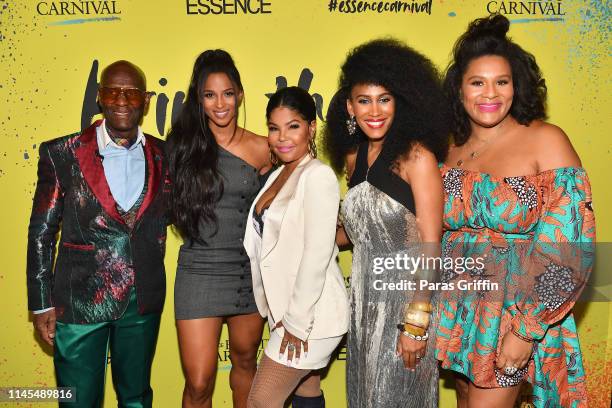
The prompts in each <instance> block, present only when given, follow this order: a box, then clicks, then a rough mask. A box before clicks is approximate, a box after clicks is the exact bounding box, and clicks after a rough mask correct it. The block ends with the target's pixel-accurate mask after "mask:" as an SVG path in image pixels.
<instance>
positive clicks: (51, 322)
mask: <svg viewBox="0 0 612 408" xmlns="http://www.w3.org/2000/svg"><path fill="white" fill-rule="evenodd" d="M149 98H150V94H149V93H147V92H146V83H145V77H144V75H143V74H142V71H141V70H140V69H138V68H137V67H136V66H135V65H133V64H131V63H129V62H127V61H118V62H115V63H113V64H111V65H109V66H108V67H107V68H106V69H104V71H103V72H102V75H101V79H100V88H99V90H98V103H99V104H100V106H101V108H102V112H103V116H104V120H101V121H98V122H96V123H94V124H93V125H92V126H90V127H89V128H87V129H85V130H83V131H81V132H79V133H75V134H72V135H69V136H65V137H61V138H58V139H54V140H51V141H48V142H44V143H42V144H41V145H40V159H39V162H38V183H37V186H36V193H35V195H34V202H33V208H32V216H31V218H30V227H29V234H28V262H27V283H28V308H29V309H30V310H31V311H33V313H34V315H33V316H34V327H35V329H36V331H37V333H38V335H39V336H40V337H41V338H42V340H44V341H45V342H47V343H48V344H50V345H52V346H54V364H55V372H56V377H57V382H58V386H62V387H75V388H76V400H77V402H76V404H70V405H69V406H78V407H88V408H89V407H98V406H101V404H102V399H103V395H104V382H105V369H106V362H107V355H108V351H109V349H110V355H111V364H112V375H113V383H114V385H115V390H116V392H117V398H118V401H119V406H120V407H128V406H129V407H151V404H152V398H153V392H152V390H151V387H150V372H151V363H152V359H153V353H154V350H155V344H156V341H157V333H158V330H159V322H160V315H161V311H162V308H163V303H164V297H165V272H164V264H163V259H164V252H165V245H166V223H167V221H166V217H165V209H164V208H165V198H164V196H165V193H166V192H167V188H168V185H167V184H168V182H167V176H166V174H167V165H166V161H165V157H164V153H163V141H161V140H159V139H156V138H154V137H153V136H150V135H145V134H144V133H143V132H142V130H141V129H140V127H139V123H140V121H141V119H142V117H143V115H144V113H145V111H146V109H147V106H148V103H149ZM60 229H61V239H60V242H59V246H58V248H57V258H56V257H55V255H56V241H57V235H58V232H59V231H60ZM62 405H63V404H62Z"/></svg>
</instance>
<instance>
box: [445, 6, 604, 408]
mask: <svg viewBox="0 0 612 408" xmlns="http://www.w3.org/2000/svg"><path fill="white" fill-rule="evenodd" d="M508 28H509V22H508V20H507V19H506V18H505V17H503V16H500V15H495V16H491V17H488V18H483V19H478V20H476V21H474V22H472V23H471V24H470V26H469V28H468V30H467V32H466V33H465V34H463V36H462V37H461V38H460V39H459V40H458V42H457V43H456V45H455V48H454V61H453V62H452V63H451V65H450V67H449V69H448V71H447V75H446V79H445V88H446V91H447V95H448V96H449V98H450V100H451V104H452V107H453V112H454V121H455V124H454V131H453V136H454V145H453V146H452V147H451V149H450V151H449V155H448V158H447V160H446V162H445V163H444V164H443V165H442V167H441V171H442V176H443V183H444V189H445V217H444V228H445V233H444V237H443V242H442V246H443V255H444V256H446V257H449V258H450V259H454V260H457V259H459V258H463V261H462V262H465V264H464V265H465V267H462V268H456V267H454V268H452V267H451V268H448V267H445V268H444V270H443V273H442V282H443V283H444V284H445V285H447V286H446V289H447V290H446V291H445V292H443V298H444V300H443V302H442V303H441V306H440V316H439V319H440V322H439V327H438V333H437V336H438V337H437V344H436V357H437V358H438V360H440V361H441V365H442V368H444V369H449V370H452V371H454V372H455V373H456V379H457V382H456V385H457V401H458V406H459V407H468V406H469V407H470V408H475V407H512V406H513V404H514V403H515V401H516V398H517V396H518V394H519V391H520V386H521V384H522V383H523V382H524V381H525V380H526V381H528V382H529V383H531V387H532V389H533V393H532V394H533V395H532V399H533V404H534V405H535V406H536V407H558V406H562V407H586V406H587V401H586V387H585V373H584V368H583V365H582V354H581V351H580V345H579V342H578V336H577V330H576V323H575V321H574V317H573V315H572V313H571V310H572V307H573V304H574V302H575V301H576V299H577V297H578V296H579V294H580V292H581V290H582V288H583V287H584V284H585V282H586V280H587V278H588V275H589V273H590V271H591V268H592V263H593V257H594V251H593V244H594V242H595V221H594V215H593V210H592V207H591V190H590V186H589V181H588V177H587V174H586V172H585V170H584V169H583V168H582V167H581V162H580V159H579V158H578V155H577V154H576V152H575V151H574V149H573V147H572V145H571V143H570V141H569V139H568V137H567V136H566V135H565V133H564V132H563V131H562V130H561V129H560V128H558V127H556V126H554V125H551V124H548V123H545V122H543V121H542V119H544V117H545V109H544V105H545V95H546V87H545V86H544V80H543V79H542V77H541V73H540V70H539V68H538V66H537V64H536V62H535V58H534V57H533V56H532V55H531V54H529V53H527V52H526V51H524V50H523V49H522V48H520V47H519V46H518V45H517V44H515V43H514V42H512V41H511V40H509V39H508V38H507V37H506V32H507V31H508ZM469 258H472V260H474V259H476V260H477V262H475V263H474V262H473V263H472V264H470V267H468V266H467V261H466V259H469ZM455 265H459V264H458V263H456V264H455ZM469 283H471V284H472V286H469V285H468V284H469Z"/></svg>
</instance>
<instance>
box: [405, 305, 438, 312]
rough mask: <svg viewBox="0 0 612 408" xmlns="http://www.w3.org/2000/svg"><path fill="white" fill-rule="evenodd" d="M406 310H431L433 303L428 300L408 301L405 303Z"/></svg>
mask: <svg viewBox="0 0 612 408" xmlns="http://www.w3.org/2000/svg"><path fill="white" fill-rule="evenodd" d="M406 310H418V311H421V312H427V313H431V312H433V305H432V304H431V303H428V302H410V303H408V304H407V305H406Z"/></svg>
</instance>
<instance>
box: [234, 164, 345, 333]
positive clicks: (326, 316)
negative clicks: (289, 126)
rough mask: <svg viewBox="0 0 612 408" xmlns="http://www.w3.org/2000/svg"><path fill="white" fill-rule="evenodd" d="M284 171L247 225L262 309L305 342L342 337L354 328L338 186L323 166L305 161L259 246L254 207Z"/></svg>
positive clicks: (274, 207) (272, 210) (273, 208)
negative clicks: (341, 260) (340, 241)
mask: <svg viewBox="0 0 612 408" xmlns="http://www.w3.org/2000/svg"><path fill="white" fill-rule="evenodd" d="M281 170H282V167H281V168H279V169H277V170H275V171H274V172H273V173H272V174H271V175H270V177H269V178H268V181H267V182H266V184H265V185H264V187H263V188H262V189H261V191H260V192H259V194H258V195H257V197H256V198H255V201H253V205H252V206H251V210H250V211H249V216H248V220H247V225H246V233H245V237H244V247H245V250H246V252H247V253H248V255H249V257H250V259H251V272H252V276H253V293H254V295H255V301H256V303H257V308H258V309H259V313H260V314H261V315H262V316H263V317H268V323H272V324H273V323H274V322H279V321H281V320H282V322H283V326H284V327H285V328H286V329H287V330H289V332H290V333H291V334H293V335H294V336H296V337H298V338H300V339H301V340H303V341H305V340H307V339H309V338H310V339H322V338H327V337H335V336H340V335H342V334H344V333H346V331H347V329H348V298H347V293H346V288H345V286H344V280H343V278H342V273H341V271H340V268H339V267H338V264H337V262H336V256H337V255H338V247H337V246H336V242H335V236H336V220H337V216H338V206H339V202H340V192H339V188H338V181H337V179H336V176H335V174H334V172H333V171H332V169H331V168H330V167H329V166H327V165H325V164H323V163H322V162H321V161H319V160H317V159H312V158H311V157H310V156H306V157H305V158H304V159H302V161H301V162H300V164H299V165H298V167H297V168H296V169H295V170H294V171H293V173H292V174H291V176H289V178H288V179H287V181H286V182H285V185H284V186H283V187H282V188H281V190H280V191H279V192H278V194H277V195H276V197H275V198H274V200H273V201H272V203H271V204H270V207H269V208H268V210H267V212H266V216H265V223H264V231H263V236H262V237H261V246H259V236H258V235H257V232H256V231H255V228H254V227H253V208H254V207H255V205H256V203H257V201H259V198H260V197H261V195H262V194H263V193H264V192H265V191H266V190H267V189H268V188H269V187H270V186H271V185H272V183H273V182H274V180H275V179H276V177H278V175H279V173H280V172H281ZM271 327H272V326H271ZM281 336H282V333H281Z"/></svg>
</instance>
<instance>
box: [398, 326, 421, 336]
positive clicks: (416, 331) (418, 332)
mask: <svg viewBox="0 0 612 408" xmlns="http://www.w3.org/2000/svg"><path fill="white" fill-rule="evenodd" d="M400 330H401V331H405V332H408V333H410V334H412V335H413V336H424V335H425V333H427V329H424V328H423V327H418V326H415V325H413V324H410V323H404V324H402V328H401V329H400Z"/></svg>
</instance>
